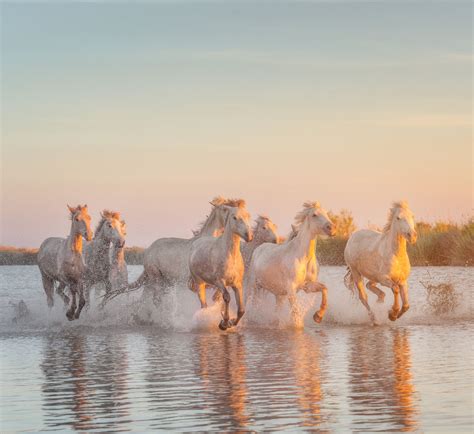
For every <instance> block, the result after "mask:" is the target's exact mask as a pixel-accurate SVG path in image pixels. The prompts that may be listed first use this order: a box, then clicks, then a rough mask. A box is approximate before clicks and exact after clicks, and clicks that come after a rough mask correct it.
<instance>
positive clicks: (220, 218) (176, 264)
mask: <svg viewBox="0 0 474 434" xmlns="http://www.w3.org/2000/svg"><path fill="white" fill-rule="evenodd" d="M210 203H211V205H212V207H213V208H212V211H211V213H210V214H209V216H208V217H207V219H206V220H205V221H204V222H203V223H202V225H201V227H200V229H199V230H198V231H195V232H194V237H193V238H190V239H184V238H160V239H158V240H156V241H155V242H153V244H151V245H150V247H148V248H147V249H146V250H145V252H144V259H143V265H144V267H143V273H142V274H141V275H140V277H139V278H138V279H137V280H136V281H135V282H133V283H131V284H130V285H129V288H130V289H138V288H140V287H141V286H143V285H144V286H145V291H148V292H151V293H152V294H153V296H154V297H155V296H157V295H160V293H161V291H160V290H163V289H164V288H165V287H166V286H170V285H173V284H181V285H184V286H187V284H188V281H189V278H190V274H189V265H188V263H189V254H190V250H191V246H192V244H193V243H194V242H195V241H196V240H197V239H199V238H200V237H202V236H211V237H214V236H218V235H219V234H220V233H222V229H223V228H224V222H225V218H226V208H225V207H227V206H237V205H238V203H239V201H236V200H233V199H224V198H222V197H216V198H214V199H213V200H212V201H211V202H210Z"/></svg>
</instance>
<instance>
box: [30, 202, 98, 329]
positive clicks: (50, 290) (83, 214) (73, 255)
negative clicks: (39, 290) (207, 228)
mask: <svg viewBox="0 0 474 434" xmlns="http://www.w3.org/2000/svg"><path fill="white" fill-rule="evenodd" d="M68 208H69V211H70V213H71V231H70V235H69V237H68V238H47V239H46V240H45V241H43V243H42V244H41V246H40V248H39V251H38V267H39V269H40V272H41V277H42V280H43V287H44V291H45V293H46V296H47V302H48V306H49V307H52V306H53V305H54V298H53V296H54V286H55V283H56V282H58V283H59V285H60V287H62V288H64V287H65V286H69V287H70V289H71V295H72V302H71V306H70V308H69V310H68V311H67V313H66V315H67V317H68V319H69V320H72V319H74V318H76V319H77V318H79V316H80V314H81V310H82V308H83V306H84V304H85V299H84V293H83V281H84V275H85V265H84V261H83V258H82V238H85V239H87V240H90V239H91V238H92V231H91V229H90V216H89V214H88V212H87V205H85V206H83V207H81V206H77V207H76V208H71V207H69V206H68ZM60 294H61V295H62V296H63V299H64V301H65V302H69V298H68V297H67V296H65V295H64V294H62V293H60ZM77 294H78V295H79V306H78V307H77V309H76V295H77Z"/></svg>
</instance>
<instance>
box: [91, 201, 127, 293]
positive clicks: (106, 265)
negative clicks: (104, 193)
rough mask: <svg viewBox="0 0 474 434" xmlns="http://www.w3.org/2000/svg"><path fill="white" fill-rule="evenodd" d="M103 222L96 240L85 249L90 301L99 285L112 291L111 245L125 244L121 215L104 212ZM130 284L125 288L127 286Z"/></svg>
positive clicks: (95, 235) (97, 231) (95, 237)
mask: <svg viewBox="0 0 474 434" xmlns="http://www.w3.org/2000/svg"><path fill="white" fill-rule="evenodd" d="M100 216H101V220H100V222H99V224H98V225H97V228H96V230H95V233H94V238H93V240H92V241H91V242H90V243H87V245H86V246H85V248H84V258H85V263H86V274H85V281H84V285H85V292H86V299H87V300H88V299H89V292H90V289H91V288H92V287H93V286H94V285H97V284H99V283H103V284H104V285H105V290H106V292H109V291H110V290H111V289H112V283H111V280H110V276H109V275H110V270H111V245H112V246H113V247H115V246H116V247H117V248H119V249H120V248H122V249H123V246H124V244H125V234H124V232H123V229H124V223H123V221H121V220H120V213H118V212H116V211H109V210H106V209H105V210H104V211H102V212H101V214H100ZM127 284H128V282H127V283H125V285H124V286H127Z"/></svg>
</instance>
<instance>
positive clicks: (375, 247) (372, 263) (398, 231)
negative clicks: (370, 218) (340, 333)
mask: <svg viewBox="0 0 474 434" xmlns="http://www.w3.org/2000/svg"><path fill="white" fill-rule="evenodd" d="M416 238H417V234H416V230H415V223H414V221H413V213H412V212H411V211H410V208H409V207H408V204H407V203H406V202H395V203H394V204H393V205H392V208H391V209H390V211H389V214H388V220H387V224H386V225H385V227H384V229H383V232H378V231H374V230H370V229H362V230H359V231H356V232H354V233H353V234H352V236H351V237H350V238H349V241H348V242H347V245H346V248H345V250H344V259H345V260H346V263H347V265H348V268H349V271H348V272H347V274H346V276H345V277H344V282H345V284H346V286H347V287H348V288H349V289H350V290H351V291H354V288H357V290H358V291H359V299H360V301H361V302H362V304H363V305H364V306H365V307H366V309H367V310H368V312H369V316H370V319H371V320H372V322H374V321H375V320H374V314H373V313H372V311H371V310H370V306H369V303H368V301H367V294H366V292H365V290H364V285H363V277H365V278H366V279H368V282H367V289H368V290H370V291H372V292H373V293H374V294H376V295H377V298H378V300H377V301H378V302H383V301H384V298H385V294H384V292H383V291H382V290H381V289H379V288H378V287H377V286H376V284H377V283H380V284H381V285H383V286H386V287H387V288H391V289H392V291H393V299H394V300H393V306H392V309H391V310H390V312H389V314H388V317H389V318H390V320H392V321H395V320H396V319H397V318H400V317H401V316H402V315H403V314H404V313H405V312H406V311H407V310H408V308H409V305H408V286H407V279H408V275H409V274H410V260H409V258H408V254H407V241H408V242H410V243H412V244H413V243H415V242H416ZM399 294H400V295H401V299H402V308H401V310H400V306H399V302H398V295H399Z"/></svg>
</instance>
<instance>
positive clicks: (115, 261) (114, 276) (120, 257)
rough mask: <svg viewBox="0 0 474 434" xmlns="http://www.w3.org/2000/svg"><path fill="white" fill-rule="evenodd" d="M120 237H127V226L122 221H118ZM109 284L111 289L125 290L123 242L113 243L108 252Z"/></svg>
mask: <svg viewBox="0 0 474 434" xmlns="http://www.w3.org/2000/svg"><path fill="white" fill-rule="evenodd" d="M120 225H121V231H122V235H123V236H124V237H125V236H126V235H127V226H126V224H125V222H124V221H123V220H121V221H120ZM109 282H110V285H111V289H112V290H114V291H116V290H118V289H122V288H126V287H127V286H128V271H127V263H126V262H125V242H123V243H114V244H113V245H112V249H111V251H110V270H109Z"/></svg>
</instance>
